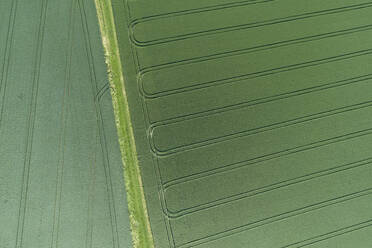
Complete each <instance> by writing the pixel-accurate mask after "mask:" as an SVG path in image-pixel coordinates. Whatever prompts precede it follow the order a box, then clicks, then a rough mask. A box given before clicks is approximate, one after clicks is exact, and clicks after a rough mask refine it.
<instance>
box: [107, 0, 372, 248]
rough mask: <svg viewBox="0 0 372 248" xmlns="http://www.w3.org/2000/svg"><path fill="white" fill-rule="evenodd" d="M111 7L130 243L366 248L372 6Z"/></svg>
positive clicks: (156, 2) (251, 0)
mask: <svg viewBox="0 0 372 248" xmlns="http://www.w3.org/2000/svg"><path fill="white" fill-rule="evenodd" d="M111 2H112V7H113V15H114V19H115V26H116V32H117V39H118V44H119V52H120V58H121V63H122V71H123V75H124V80H123V81H124V83H123V85H122V86H121V87H123V86H124V88H125V91H124V93H123V94H122V95H123V96H124V97H125V98H126V99H125V100H127V101H128V104H129V113H130V118H131V119H130V123H127V124H126V125H129V126H132V127H133V135H134V140H135V144H136V147H135V148H136V152H137V158H136V159H133V164H132V166H133V169H134V170H135V169H136V168H139V170H140V174H141V179H142V182H143V187H144V198H145V201H146V207H147V213H146V212H143V213H142V215H141V216H140V218H142V219H145V220H144V221H143V223H140V226H143V227H144V229H142V230H145V229H146V225H147V223H146V218H147V219H148V221H149V225H150V228H151V234H152V238H151V235H150V234H149V235H143V236H141V235H139V236H140V237H141V238H143V239H146V240H142V241H141V240H140V241H139V245H138V247H140V248H142V247H150V246H151V245H147V243H148V242H149V241H151V240H152V239H153V242H154V246H155V247H156V248H166V247H173V248H174V247H177V248H188V247H198V248H199V247H200V248H226V247H229V248H285V247H286V248H295V247H296V248H297V247H312V248H336V247H337V248H350V247H356V248H368V247H371V244H372V211H371V210H372V166H371V165H372V152H371V151H372V20H371V15H372V2H371V1H365V0H364V1H362V0H340V1H324V0H311V1H308V0H244V1H234V0H204V1H200V0H188V1H174V0H136V1H130V0H111ZM119 100H120V99H119ZM120 114H122V115H124V114H123V113H119V115H120ZM119 118H120V116H119ZM122 119H123V120H126V121H129V119H128V118H124V117H123V118H122ZM124 135H125V134H124ZM126 135H127V136H130V134H126ZM133 151H134V149H133ZM131 180H137V179H136V178H135V177H133V178H132V179H131ZM129 191H130V192H129V194H134V193H133V191H136V192H137V194H140V193H141V192H140V191H141V189H140V188H138V187H132V188H129ZM137 210H138V209H137ZM132 214H134V215H138V212H134V213H132ZM140 218H139V219H140ZM141 242H143V243H141ZM145 243H146V244H145Z"/></svg>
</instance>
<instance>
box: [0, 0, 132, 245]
mask: <svg viewBox="0 0 372 248" xmlns="http://www.w3.org/2000/svg"><path fill="white" fill-rule="evenodd" d="M0 210H1V211H0V247H1V248H14V247H16V248H21V247H22V248H34V247H35V248H36V247H37V248H56V247H59V248H64V247H65V248H83V247H86V248H89V247H102V248H106V247H107V248H108V247H110V248H128V247H131V244H132V240H131V236H130V226H129V214H128V208H127V202H126V192H125V187H124V180H123V168H122V158H121V153H120V149H119V142H118V139H117V130H116V126H115V118H114V112H113V107H112V100H111V95H110V85H109V81H108V76H107V67H106V65H105V59H104V52H103V46H102V41H101V35H100V30H99V24H98V18H97V12H96V7H95V4H94V1H91V0H1V1H0Z"/></svg>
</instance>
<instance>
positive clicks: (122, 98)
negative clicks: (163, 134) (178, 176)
mask: <svg viewBox="0 0 372 248" xmlns="http://www.w3.org/2000/svg"><path fill="white" fill-rule="evenodd" d="M95 4H96V10H97V16H98V22H99V26H100V31H101V39H102V43H103V47H104V51H105V60H106V64H107V68H108V74H109V75H108V76H109V82H110V88H111V96H112V103H113V108H114V113H115V122H116V127H117V132H118V138H119V144H120V151H121V154H122V162H123V167H124V180H125V186H126V192H127V201H128V208H129V217H130V222H131V223H130V225H131V230H132V240H133V246H134V247H135V248H153V247H154V242H153V238H152V233H151V228H150V222H149V218H148V214H147V209H146V201H145V197H144V191H143V185H142V179H141V174H140V168H139V164H138V160H137V151H136V146H135V140H134V135H133V129H132V125H131V118H130V113H129V109H128V101H127V97H126V93H125V81H124V77H123V72H122V64H121V60H120V54H119V48H118V43H117V36H116V31H115V24H114V16H113V12H112V5H111V0H95Z"/></svg>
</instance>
